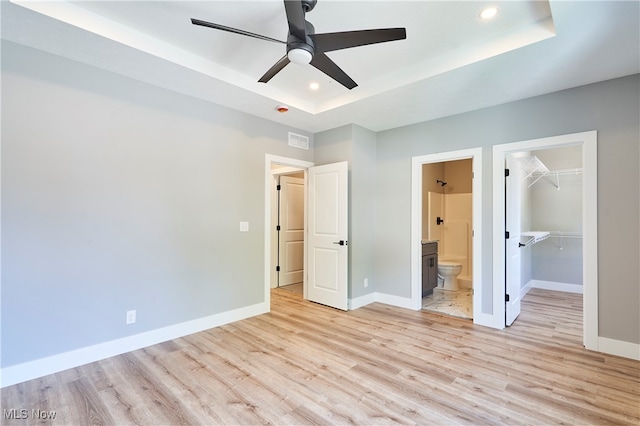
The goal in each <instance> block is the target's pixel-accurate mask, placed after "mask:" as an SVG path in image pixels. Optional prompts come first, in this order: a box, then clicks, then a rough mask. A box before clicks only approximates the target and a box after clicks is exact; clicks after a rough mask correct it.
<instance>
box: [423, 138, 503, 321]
mask: <svg viewBox="0 0 640 426" xmlns="http://www.w3.org/2000/svg"><path fill="white" fill-rule="evenodd" d="M466 159H471V161H472V170H473V183H472V200H473V201H472V203H473V220H472V221H473V224H472V229H473V230H472V235H473V237H472V247H473V249H472V250H473V272H472V276H471V283H472V284H471V287H472V288H473V322H474V324H480V325H489V323H490V321H491V320H492V317H491V316H490V315H487V314H484V313H482V294H483V293H484V292H483V291H482V148H471V149H463V150H460V151H449V152H441V153H437V154H428V155H420V156H416V157H412V159H411V306H412V308H413V309H415V310H420V309H422V280H421V276H422V247H421V240H422V214H423V212H422V165H423V164H430V163H442V162H447V161H456V160H466Z"/></svg>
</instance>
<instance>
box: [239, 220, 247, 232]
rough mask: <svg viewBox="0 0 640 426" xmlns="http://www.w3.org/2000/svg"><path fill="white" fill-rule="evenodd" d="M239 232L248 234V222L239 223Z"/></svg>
mask: <svg viewBox="0 0 640 426" xmlns="http://www.w3.org/2000/svg"><path fill="white" fill-rule="evenodd" d="M240 232H249V222H240Z"/></svg>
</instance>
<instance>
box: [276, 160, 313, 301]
mask: <svg viewBox="0 0 640 426" xmlns="http://www.w3.org/2000/svg"><path fill="white" fill-rule="evenodd" d="M312 166H313V163H311V162H309V161H303V160H297V159H294V158H286V157H280V156H276V155H270V154H266V156H265V225H264V228H265V248H264V253H265V266H264V268H265V271H264V277H265V285H264V289H265V290H264V291H265V293H264V298H265V301H266V302H267V304H268V306H271V289H272V288H274V287H277V286H278V279H279V276H278V271H277V270H276V267H277V266H278V257H279V245H278V234H277V231H276V226H277V224H278V219H277V214H278V211H277V210H278V203H277V200H278V194H277V189H276V187H277V184H278V180H279V177H280V176H286V175H294V176H298V177H302V179H303V183H304V185H305V187H304V188H303V189H304V190H306V181H307V179H306V174H307V169H308V168H309V167H312ZM304 210H306V201H305V203H304V204H303V211H304ZM303 221H304V218H303ZM303 228H304V227H303ZM303 239H304V237H303ZM294 269H295V268H294ZM302 269H303V270H304V269H306V253H305V250H304V249H303V263H302ZM302 293H303V297H304V298H306V297H307V295H306V288H305V280H304V276H303V281H302Z"/></svg>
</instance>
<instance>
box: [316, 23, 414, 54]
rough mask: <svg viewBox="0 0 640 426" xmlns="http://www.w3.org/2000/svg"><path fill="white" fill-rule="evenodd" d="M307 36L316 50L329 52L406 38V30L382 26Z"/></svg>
mask: <svg viewBox="0 0 640 426" xmlns="http://www.w3.org/2000/svg"><path fill="white" fill-rule="evenodd" d="M309 37H311V39H312V40H313V43H314V44H315V48H316V51H320V52H331V51H333V50H340V49H347V48H349V47H357V46H365V45H367V44H375V43H385V42H387V41H395V40H404V39H406V38H407V31H406V29H404V28H382V29H378V30H360V31H343V32H337V33H324V34H310V35H309Z"/></svg>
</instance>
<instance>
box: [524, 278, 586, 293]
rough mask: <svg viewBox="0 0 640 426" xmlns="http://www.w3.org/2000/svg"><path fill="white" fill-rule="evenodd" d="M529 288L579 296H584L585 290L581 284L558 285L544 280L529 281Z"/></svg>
mask: <svg viewBox="0 0 640 426" xmlns="http://www.w3.org/2000/svg"><path fill="white" fill-rule="evenodd" d="M527 286H531V288H542V289H544V290H555V291H564V292H566V293H579V294H582V292H583V290H584V289H583V287H582V286H581V285H580V284H567V283H557V282H554V281H542V280H531V281H529V283H528V284H527ZM525 287H526V286H525ZM527 291H528V290H527Z"/></svg>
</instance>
